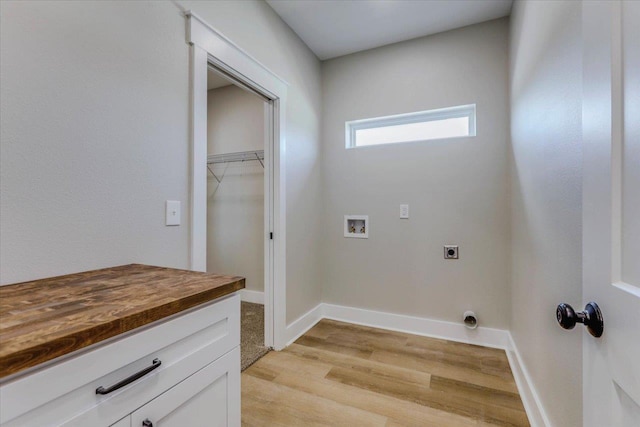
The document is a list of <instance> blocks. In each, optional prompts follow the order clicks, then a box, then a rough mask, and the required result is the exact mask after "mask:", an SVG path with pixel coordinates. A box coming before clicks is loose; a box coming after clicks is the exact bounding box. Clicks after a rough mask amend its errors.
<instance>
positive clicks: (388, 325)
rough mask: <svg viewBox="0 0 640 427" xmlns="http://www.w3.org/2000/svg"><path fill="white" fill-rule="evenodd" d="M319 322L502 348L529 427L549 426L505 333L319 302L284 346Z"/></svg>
mask: <svg viewBox="0 0 640 427" xmlns="http://www.w3.org/2000/svg"><path fill="white" fill-rule="evenodd" d="M322 319H332V320H338V321H342V322H348V323H355V324H358V325H364V326H370V327H374V328H380V329H387V330H392V331H398V332H405V333H409V334H414V335H422V336H427V337H433V338H440V339H445V340H449V341H457V342H462V343H467V344H475V345H481V346H485V347H493V348H500V349H503V350H505V351H506V353H507V358H508V359H509V365H510V367H511V371H512V372H513V376H514V378H515V381H516V385H517V387H518V392H519V393H520V398H521V399H522V404H523V405H524V408H525V411H526V412H527V417H528V418H529V422H530V423H531V426H532V427H550V426H551V423H550V422H549V418H548V417H547V415H546V412H545V411H544V408H543V406H542V403H541V401H540V398H539V396H538V393H537V392H536V390H535V387H534V386H533V383H532V382H531V377H530V376H529V373H528V371H527V369H526V366H525V365H524V363H523V361H522V358H521V357H520V353H519V352H518V349H517V347H516V345H515V342H514V341H513V338H512V337H511V334H510V333H509V331H506V330H503V329H494V328H485V327H482V326H479V327H478V328H476V329H468V328H466V327H465V326H464V325H463V324H461V323H454V322H445V321H442V320H434V319H427V318H423V317H415V316H406V315H402V314H393V313H385V312H380V311H373V310H365V309H361V308H354V307H345V306H340V305H334V304H326V303H321V304H318V305H317V306H316V307H315V308H313V309H312V310H310V311H309V312H307V313H306V314H304V315H302V316H300V318H298V319H297V320H296V321H294V322H293V323H291V324H290V325H289V326H287V346H289V345H290V344H291V343H293V342H294V341H295V340H297V339H298V338H299V337H300V336H302V335H303V334H304V333H305V332H307V331H308V330H309V329H311V328H312V327H313V326H314V325H315V324H316V323H318V322H319V321H320V320H322Z"/></svg>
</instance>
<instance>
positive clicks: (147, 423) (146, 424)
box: [142, 418, 153, 427]
mask: <svg viewBox="0 0 640 427" xmlns="http://www.w3.org/2000/svg"><path fill="white" fill-rule="evenodd" d="M142 427H153V423H152V422H151V420H150V419H149V418H147V419H146V420H144V421H142Z"/></svg>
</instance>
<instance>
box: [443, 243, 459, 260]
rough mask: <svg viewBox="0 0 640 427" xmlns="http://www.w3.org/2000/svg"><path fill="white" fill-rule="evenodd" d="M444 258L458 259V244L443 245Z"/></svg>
mask: <svg viewBox="0 0 640 427" xmlns="http://www.w3.org/2000/svg"><path fill="white" fill-rule="evenodd" d="M444 259H458V245H444Z"/></svg>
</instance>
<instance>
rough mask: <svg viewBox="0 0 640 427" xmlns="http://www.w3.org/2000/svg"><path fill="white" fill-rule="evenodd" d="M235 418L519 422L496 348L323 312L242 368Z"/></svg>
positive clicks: (246, 422)
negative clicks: (280, 346)
mask: <svg viewBox="0 0 640 427" xmlns="http://www.w3.org/2000/svg"><path fill="white" fill-rule="evenodd" d="M242 425H243V426H303V427H308V426H350V427H351V426H388V427H391V426H393V427H396V426H438V427H440V426H494V425H499V426H528V425H529V423H528V421H527V416H526V415H525V412H524V408H523V406H522V402H521V400H520V396H519V395H518V390H517V388H516V385H515V382H514V379H513V375H512V373H511V370H510V369H509V363H508V362H507V356H506V354H505V352H504V351H502V350H496V349H491V348H486V347H479V346H474V345H468V344H460V343H455V342H451V341H444V340H438V339H433V338H426V337H420V336H415V335H409V334H403V333H399V332H390V331H384V330H380V329H374V328H368V327H364V326H357V325H352V324H348V323H341V322H335V321H331V320H322V321H321V322H320V323H318V324H317V325H316V326H315V327H313V328H312V329H311V330H310V331H309V332H307V333H306V334H305V335H303V336H302V337H301V338H299V339H298V340H297V341H296V342H295V343H294V344H292V345H291V346H289V347H288V348H287V349H285V350H283V351H281V352H271V353H269V354H267V355H266V356H265V357H263V358H262V359H260V360H259V361H258V362H256V363H255V364H254V365H253V366H251V367H250V368H249V369H247V370H246V371H244V373H243V374H242Z"/></svg>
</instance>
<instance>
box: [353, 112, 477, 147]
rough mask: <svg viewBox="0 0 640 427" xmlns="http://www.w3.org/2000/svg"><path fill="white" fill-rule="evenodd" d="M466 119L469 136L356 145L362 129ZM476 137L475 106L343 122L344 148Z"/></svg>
mask: <svg viewBox="0 0 640 427" xmlns="http://www.w3.org/2000/svg"><path fill="white" fill-rule="evenodd" d="M462 117H467V118H468V119H469V134H468V135H462V136H460V135H458V136H446V137H442V138H428V139H418V140H411V141H395V142H383V143H380V144H372V145H357V141H356V132H357V131H359V130H364V129H375V128H384V127H390V126H397V125H407V124H412V123H426V122H433V121H440V120H446V119H457V118H462ZM474 136H476V104H467V105H458V106H455V107H447V108H439V109H435V110H426V111H417V112H414V113H404V114H396V115H393V116H383V117H374V118H369V119H361V120H351V121H348V122H345V148H346V149H348V150H349V149H352V148H365V147H377V146H380V145H395V144H406V143H409V142H425V141H438V140H442V139H451V138H469V137H474Z"/></svg>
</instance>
